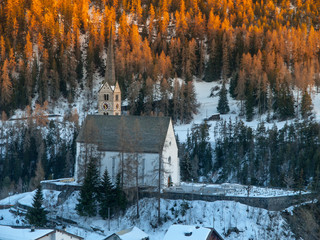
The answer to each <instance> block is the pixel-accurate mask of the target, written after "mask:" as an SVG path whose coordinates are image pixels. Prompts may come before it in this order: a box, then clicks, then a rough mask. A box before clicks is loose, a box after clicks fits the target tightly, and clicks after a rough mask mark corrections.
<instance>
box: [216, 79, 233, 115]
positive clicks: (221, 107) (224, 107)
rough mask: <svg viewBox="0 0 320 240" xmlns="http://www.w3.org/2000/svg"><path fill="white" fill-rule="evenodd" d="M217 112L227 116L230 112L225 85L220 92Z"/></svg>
mask: <svg viewBox="0 0 320 240" xmlns="http://www.w3.org/2000/svg"><path fill="white" fill-rule="evenodd" d="M217 110H218V112H219V113H221V114H226V113H228V112H229V111H230V108H229V103H228V98H227V89H226V86H225V84H224V83H223V84H222V88H221V90H220V92H219V102H218V107H217Z"/></svg>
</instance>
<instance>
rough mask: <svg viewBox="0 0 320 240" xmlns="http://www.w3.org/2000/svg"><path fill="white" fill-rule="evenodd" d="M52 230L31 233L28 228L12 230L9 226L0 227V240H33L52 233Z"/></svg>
mask: <svg viewBox="0 0 320 240" xmlns="http://www.w3.org/2000/svg"><path fill="white" fill-rule="evenodd" d="M53 231H54V230H53V229H35V231H33V232H31V230H30V228H13V227H10V226H2V225H0V239H6V240H17V239H26V240H34V239H38V238H40V237H43V236H44V235H46V234H49V233H52V232H53Z"/></svg>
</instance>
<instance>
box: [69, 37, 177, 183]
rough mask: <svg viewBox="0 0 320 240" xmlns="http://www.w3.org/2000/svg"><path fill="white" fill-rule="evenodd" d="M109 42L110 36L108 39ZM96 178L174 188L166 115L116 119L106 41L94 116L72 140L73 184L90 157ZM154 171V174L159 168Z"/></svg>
mask: <svg viewBox="0 0 320 240" xmlns="http://www.w3.org/2000/svg"><path fill="white" fill-rule="evenodd" d="M111 39H112V36H111ZM92 158H94V159H96V161H97V166H98V170H99V173H100V176H101V177H102V176H103V174H104V171H105V169H107V170H108V173H109V176H110V177H111V180H112V181H113V183H115V182H116V178H117V175H118V174H119V175H120V177H121V181H123V183H124V186H127V187H130V186H133V185H136V184H137V181H138V184H139V186H155V187H157V186H158V182H159V181H158V180H159V173H160V180H161V187H166V186H171V185H180V168H179V158H178V148H177V143H176V139H175V134H174V129H173V125H172V121H171V119H170V118H169V117H150V116H121V90H120V87H119V84H118V82H117V81H116V78H115V65H114V55H113V43H112V40H111V41H110V43H109V48H108V53H107V65H106V75H105V80H104V83H103V84H102V86H101V87H100V90H99V93H98V115H88V116H87V117H86V119H85V121H84V123H83V125H82V128H81V130H80V133H79V135H78V138H77V155H76V164H75V181H77V182H82V180H83V178H84V176H85V173H86V168H87V165H88V163H89V161H90V159H92ZM159 169H160V170H159Z"/></svg>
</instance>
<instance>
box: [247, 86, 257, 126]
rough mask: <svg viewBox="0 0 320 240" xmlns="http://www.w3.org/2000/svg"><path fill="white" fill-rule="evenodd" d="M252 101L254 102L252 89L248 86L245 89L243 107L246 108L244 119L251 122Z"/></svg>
mask: <svg viewBox="0 0 320 240" xmlns="http://www.w3.org/2000/svg"><path fill="white" fill-rule="evenodd" d="M254 100H255V97H254V95H253V89H252V87H251V86H248V87H247V89H246V103H245V106H246V118H247V121H249V122H250V121H252V118H253V114H254V113H253V110H254Z"/></svg>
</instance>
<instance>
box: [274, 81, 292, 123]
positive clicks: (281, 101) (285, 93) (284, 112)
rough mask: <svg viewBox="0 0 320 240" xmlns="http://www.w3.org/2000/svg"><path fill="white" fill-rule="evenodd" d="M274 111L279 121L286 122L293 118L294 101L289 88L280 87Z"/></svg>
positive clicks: (286, 86)
mask: <svg viewBox="0 0 320 240" xmlns="http://www.w3.org/2000/svg"><path fill="white" fill-rule="evenodd" d="M275 105H276V107H277V109H276V111H277V113H278V114H279V116H280V119H281V120H286V119H290V118H293V117H294V99H293V94H292V93H291V91H290V88H289V86H288V85H287V84H286V85H283V86H280V89H279V91H278V92H277V95H276V104H275Z"/></svg>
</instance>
